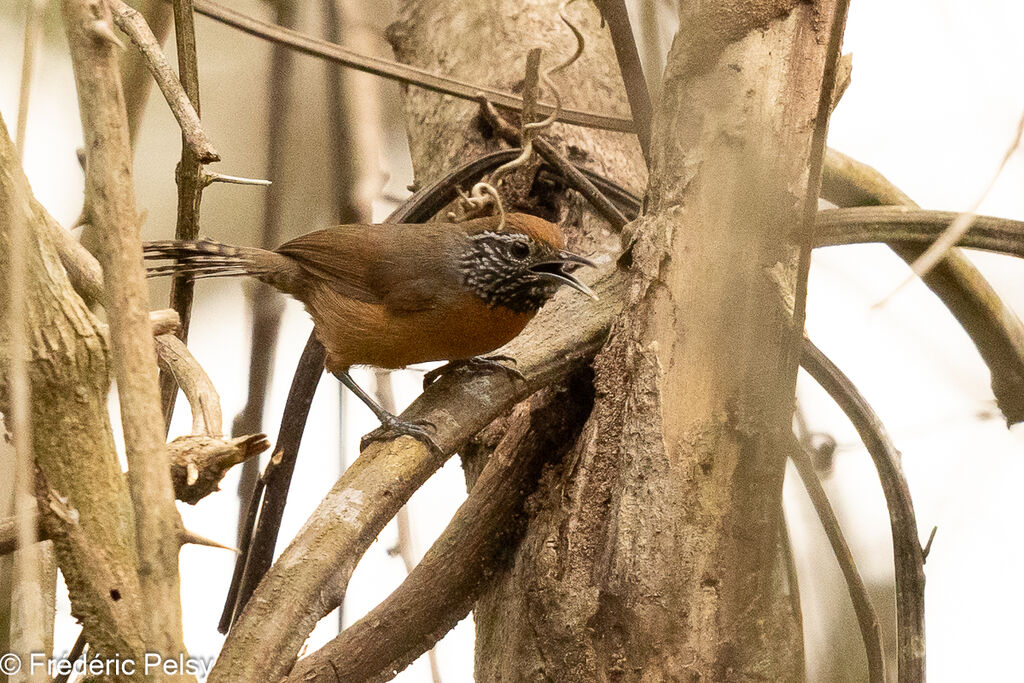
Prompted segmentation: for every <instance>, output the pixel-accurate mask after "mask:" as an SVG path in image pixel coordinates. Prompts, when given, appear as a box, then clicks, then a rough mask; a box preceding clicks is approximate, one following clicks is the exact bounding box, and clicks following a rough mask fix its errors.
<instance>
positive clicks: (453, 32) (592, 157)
mask: <svg viewBox="0 0 1024 683" xmlns="http://www.w3.org/2000/svg"><path fill="white" fill-rule="evenodd" d="M559 4H560V3H559V2H556V1H555V0H542V1H541V2H533V3H530V4H529V5H528V6H524V5H523V4H522V3H520V2H513V1H512V0H500V1H497V2H490V3H467V2H458V1H457V0H405V1H403V2H402V3H401V4H400V19H399V20H398V21H396V22H395V23H394V24H392V25H391V26H390V27H389V29H388V38H389V40H390V41H391V44H392V46H393V47H394V50H395V54H396V56H397V57H398V59H399V60H401V61H403V62H407V63H409V64H412V65H414V66H419V67H422V68H425V69H428V70H430V71H434V72H437V73H440V74H444V75H450V76H457V77H458V78H460V79H461V80H465V81H468V82H471V83H480V84H486V85H488V86H491V87H495V88H502V89H506V90H510V91H512V92H517V93H518V92H520V91H521V90H522V82H523V80H524V76H525V69H526V56H527V52H529V50H530V49H532V48H535V47H540V48H542V49H543V53H542V55H541V70H542V71H543V70H545V69H548V68H550V67H552V66H554V65H556V64H558V63H560V62H562V61H563V60H565V59H566V58H567V57H568V56H569V55H571V54H572V52H573V50H574V49H575V48H576V41H575V39H574V38H573V36H572V33H571V32H570V31H569V29H568V28H567V27H566V26H565V25H564V24H563V23H562V21H561V19H559V17H558V6H559ZM566 13H567V15H568V17H569V18H570V19H571V20H572V21H573V23H574V24H576V26H577V27H578V28H579V29H580V30H581V31H582V32H583V34H584V35H585V36H586V50H585V52H584V53H583V55H582V56H581V57H580V59H579V60H578V61H577V62H575V63H574V64H573V65H571V66H570V67H568V68H567V69H566V70H564V71H562V72H560V73H558V74H556V75H555V76H554V77H553V80H554V82H555V85H556V86H557V87H558V88H559V92H560V93H561V96H562V103H563V105H564V106H565V107H571V108H575V109H586V110H589V111H593V112H598V113H602V114H616V115H623V116H628V115H629V105H628V103H627V101H626V94H625V90H624V89H623V86H622V78H621V76H620V75H619V68H618V63H617V62H616V59H615V51H614V49H613V48H612V43H611V38H610V37H609V35H608V33H607V31H606V30H603V29H601V28H600V21H601V20H600V15H599V14H598V12H597V10H596V9H595V8H594V7H593V6H592V5H589V4H585V3H575V4H573V5H570V6H569V8H568V9H567V12H566ZM467 36H476V37H477V38H474V39H471V40H467ZM540 99H541V101H544V102H551V101H552V98H551V97H550V95H548V94H545V93H543V92H542V93H541V96H540ZM405 110H406V128H407V131H408V136H409V148H410V152H411V154H412V162H413V170H414V171H415V175H416V184H417V185H420V186H421V185H424V184H426V183H429V182H431V181H433V180H436V179H437V178H439V177H441V176H442V175H444V173H445V172H446V171H447V170H449V169H451V168H452V167H453V166H456V165H458V164H460V163H463V162H466V161H469V160H471V159H473V158H476V157H477V156H480V155H481V154H483V153H485V152H490V151H493V150H495V149H498V148H500V147H501V146H502V145H501V144H499V142H498V140H496V139H495V138H494V137H493V136H492V135H491V134H490V131H489V129H488V128H487V126H486V125H484V124H483V123H482V120H481V119H480V117H479V115H478V112H479V107H478V106H477V105H475V104H473V103H472V102H466V101H464V100H459V99H455V98H452V97H447V96H441V95H438V94H436V93H432V92H429V91H426V90H422V89H419V88H415V87H411V88H408V89H407V91H406V97H405ZM513 118H515V119H516V120H515V122H516V123H518V118H517V117H513ZM542 134H543V135H544V136H545V137H548V138H549V139H551V141H552V142H554V143H555V144H556V145H557V146H558V147H559V148H560V149H561V151H562V152H563V153H564V154H566V155H567V156H568V157H569V159H571V160H572V161H573V162H575V163H578V164H582V165H585V166H588V167H590V168H592V169H594V170H595V171H599V172H601V173H604V174H606V175H608V176H609V177H611V178H614V179H615V180H617V181H619V182H620V183H622V184H623V185H625V186H626V187H628V188H630V189H631V190H634V191H636V192H639V191H641V190H642V189H643V186H644V183H645V182H646V179H647V174H646V169H645V167H644V160H643V156H642V155H641V153H640V145H639V143H638V142H637V140H636V136H635V135H630V134H625V133H615V132H609V131H597V130H588V129H584V128H580V127H577V126H568V125H561V124H555V125H554V126H552V127H551V128H550V129H549V130H546V131H543V133H542ZM510 182H514V179H513V180H511V181H510ZM467 189H468V188H467ZM577 205H578V204H577ZM528 208H529V209H530V210H531V211H534V212H536V211H538V209H540V210H541V211H543V210H544V208H547V207H528ZM575 212H576V208H575V206H574V204H573V203H572V202H570V203H568V204H567V203H560V204H559V205H557V206H556V207H555V211H554V213H555V215H552V216H548V217H549V218H563V219H564V218H565V217H566V216H567V215H569V214H573V215H575ZM589 215H590V214H589V212H587V213H586V214H585V219H584V221H583V226H584V228H585V230H582V229H579V228H577V227H574V226H573V225H567V226H566V230H567V232H568V233H569V235H568V237H569V242H570V246H572V247H573V248H575V249H582V250H585V251H587V250H590V251H592V250H595V249H600V250H609V249H615V248H617V247H618V243H617V240H616V239H613V238H610V237H611V236H609V235H608V233H607V231H603V230H601V229H599V228H598V227H597V225H598V223H597V221H596V220H595V221H592V220H591V219H590V218H589ZM573 222H574V223H575V221H573Z"/></svg>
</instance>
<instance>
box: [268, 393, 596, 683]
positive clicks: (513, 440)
mask: <svg viewBox="0 0 1024 683" xmlns="http://www.w3.org/2000/svg"><path fill="white" fill-rule="evenodd" d="M572 384H573V389H576V390H579V391H580V392H582V393H583V395H584V396H586V394H587V393H589V392H592V389H591V388H590V386H589V377H588V378H585V379H583V380H580V381H575V382H573V383H572ZM578 396H579V394H578V393H576V392H575V391H566V390H565V389H564V388H563V389H551V390H546V391H542V392H541V393H539V394H538V395H537V396H536V397H534V398H532V399H531V400H530V401H529V402H527V403H523V404H520V405H519V406H518V407H517V408H516V412H517V413H518V414H521V415H524V416H526V417H528V419H526V420H522V421H518V420H516V421H513V422H512V424H514V425H515V427H513V429H512V431H510V432H508V433H506V434H505V435H504V436H503V437H502V440H501V442H500V443H499V445H498V447H497V449H496V450H495V451H494V453H493V454H492V455H491V457H490V459H489V460H488V461H487V464H486V465H485V466H484V470H483V472H482V474H481V475H480V477H479V478H478V479H477V481H476V483H475V484H474V485H473V489H472V490H471V491H470V493H469V497H468V498H467V499H466V502H465V503H463V504H462V505H461V506H460V507H459V509H458V511H457V512H456V513H455V516H454V517H453V518H452V521H451V522H450V523H449V524H448V526H447V528H445V530H444V532H443V533H442V534H441V536H440V537H439V538H438V539H437V541H435V542H434V544H433V546H431V548H430V550H428V551H427V553H426V554H425V555H424V556H423V559H422V560H420V562H419V564H418V565H416V567H415V568H413V569H412V571H411V572H410V573H409V576H408V577H406V579H405V581H403V582H402V585H400V586H399V587H398V588H397V589H396V590H395V591H394V592H393V593H392V594H391V595H390V596H388V597H387V599H385V600H384V602H382V603H381V604H380V605H378V606H377V607H375V608H374V609H373V610H372V611H371V612H370V613H369V614H367V615H366V616H365V617H363V618H362V619H360V620H359V621H358V622H356V623H355V624H353V625H352V626H350V627H349V628H347V629H346V630H345V631H344V632H342V633H341V634H340V635H339V636H338V637H337V638H335V639H334V640H332V641H331V642H330V643H328V644H327V645H325V646H324V647H323V648H321V649H320V650H318V651H317V652H315V653H314V654H312V655H310V656H309V657H307V658H305V659H302V660H300V661H299V662H298V663H297V664H296V666H295V668H294V669H293V670H292V671H291V673H290V674H289V676H288V678H287V680H288V681H292V682H295V683H298V682H300V681H307V682H312V681H325V682H326V681H336V680H344V681H363V680H383V679H388V678H391V676H392V675H393V672H394V671H397V670H401V669H403V668H405V667H406V666H408V665H409V664H410V663H412V662H413V661H414V660H415V659H416V658H417V657H419V655H421V654H422V653H423V652H425V651H427V650H429V649H430V648H431V647H432V646H433V644H434V643H435V642H436V641H437V640H439V639H440V638H441V637H442V636H443V635H444V634H445V633H446V632H447V631H448V630H450V629H451V628H452V627H453V626H455V624H456V623H458V622H459V621H460V620H461V619H462V618H463V617H465V616H466V614H468V613H469V611H470V609H471V608H472V606H473V603H474V602H475V601H476V596H477V595H478V594H479V591H480V589H481V586H482V584H484V583H485V582H486V581H487V580H488V578H489V577H490V576H491V575H493V573H494V572H495V571H496V570H497V568H498V567H499V566H500V565H501V557H502V556H504V557H505V558H507V557H508V550H509V548H511V547H513V546H514V545H515V543H516V542H517V541H518V533H517V530H521V529H522V528H523V526H522V524H521V522H520V520H519V519H518V518H519V517H520V515H522V513H523V504H524V502H525V501H526V499H527V498H528V497H529V495H530V494H531V493H532V492H533V490H534V489H535V488H536V486H537V481H538V479H539V478H540V475H541V469H542V468H543V467H544V466H546V465H554V464H556V463H557V462H558V461H559V460H561V458H562V456H563V454H564V453H565V451H566V450H567V449H569V448H570V446H571V444H573V443H574V442H575V440H576V435H577V434H578V433H579V430H580V429H581V428H582V426H583V423H584V421H585V420H586V417H587V415H588V413H589V411H590V406H591V402H590V401H587V400H583V401H577V400H576V398H577V397H578ZM570 397H571V400H570ZM591 398H592V396H591ZM556 408H557V409H556Z"/></svg>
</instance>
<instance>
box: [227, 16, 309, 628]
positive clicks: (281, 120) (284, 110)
mask: <svg viewBox="0 0 1024 683" xmlns="http://www.w3.org/2000/svg"><path fill="white" fill-rule="evenodd" d="M274 10H275V12H276V20H277V23H278V24H281V25H284V26H288V27H291V26H292V25H294V23H295V21H296V17H297V12H298V7H297V3H295V2H292V0H279V1H278V2H275V3H274ZM293 61H294V60H293V54H292V51H291V50H288V49H287V48H285V47H283V46H281V45H274V46H273V48H272V49H271V51H270V69H269V72H268V76H267V100H266V111H267V168H266V174H267V178H268V180H269V181H270V182H271V183H273V182H275V181H276V182H277V184H276V185H270V187H268V188H267V192H266V194H265V195H264V196H263V219H262V221H261V223H260V236H259V246H261V247H263V248H264V249H273V248H274V247H276V246H277V245H278V244H279V243H280V242H281V213H282V206H283V204H284V197H283V194H284V188H283V187H282V184H281V182H280V181H281V180H282V178H283V175H284V168H285V162H286V160H287V158H288V155H289V154H290V148H289V146H288V144H287V143H286V140H285V136H284V135H282V134H281V131H283V130H285V128H286V127H287V118H288V111H289V108H290V107H291V105H292V98H291V97H290V96H289V95H288V92H289V87H290V83H291V78H292V76H291V74H292V63H293ZM245 298H246V302H247V303H248V307H249V315H250V317H251V321H252V323H251V325H252V339H251V341H250V343H249V382H248V389H247V392H248V393H247V395H246V399H245V406H243V408H242V410H241V411H240V412H239V413H238V414H237V415H235V419H234V420H233V421H232V423H231V433H232V434H236V435H237V434H252V433H254V432H259V431H262V430H263V409H264V406H265V405H266V398H267V390H268V388H269V385H270V378H271V375H272V373H273V360H274V349H275V348H276V346H277V338H278V332H279V331H280V328H281V317H282V316H283V315H284V301H283V299H282V297H281V295H280V294H279V293H278V292H276V291H275V290H274V288H273V287H271V286H270V285H267V284H265V283H263V282H253V283H251V284H249V286H248V287H247V288H246V297H245ZM259 466H260V463H259V460H256V459H253V460H249V461H247V462H246V463H245V464H244V465H242V472H241V475H240V476H239V479H238V500H239V506H238V542H239V546H240V547H242V550H243V552H244V551H245V550H246V548H245V547H244V546H242V545H241V541H242V535H243V526H244V522H245V515H247V514H248V511H247V510H246V505H245V501H247V500H251V499H252V497H253V492H254V490H255V489H256V479H257V478H258V477H259ZM240 557H241V556H240ZM241 561H244V560H241ZM239 578H240V577H239ZM232 607H233V606H232ZM225 617H230V615H229V614H228V613H227V607H225V612H224V616H222V619H221V623H222V624H223V623H225Z"/></svg>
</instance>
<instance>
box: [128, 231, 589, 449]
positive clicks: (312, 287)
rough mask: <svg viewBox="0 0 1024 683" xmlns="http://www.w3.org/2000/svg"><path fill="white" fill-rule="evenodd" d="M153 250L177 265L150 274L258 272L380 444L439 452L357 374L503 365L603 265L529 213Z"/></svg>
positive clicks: (148, 253) (150, 251)
mask: <svg viewBox="0 0 1024 683" xmlns="http://www.w3.org/2000/svg"><path fill="white" fill-rule="evenodd" d="M143 253H144V256H145V258H146V259H147V260H172V261H173V263H170V264H163V265H150V266H148V267H147V273H148V274H149V275H150V276H160V275H180V276H185V277H189V278H193V279H198V278H208V277H229V276H239V275H248V276H252V277H255V278H257V279H258V280H261V281H263V282H266V283H267V284H269V285H271V286H273V287H275V288H276V289H278V290H280V291H282V292H284V293H286V294H289V295H291V296H292V297H294V298H295V299H297V300H298V301H300V302H301V303H302V304H304V305H305V307H306V310H307V311H308V312H309V314H310V316H311V317H312V319H313V331H314V334H315V335H316V338H317V339H318V340H319V341H320V343H321V344H323V346H324V348H325V349H326V360H325V363H324V364H325V367H326V369H327V371H328V372H330V373H331V374H333V375H335V376H336V377H337V378H338V380H339V381H341V383H342V384H343V385H345V386H346V387H348V388H349V389H350V390H351V391H352V392H353V393H354V394H355V395H356V396H357V397H358V398H359V399H360V400H361V401H362V402H363V403H365V404H366V406H367V407H368V408H369V409H370V410H371V411H372V412H373V413H374V415H375V416H376V417H377V419H379V420H380V422H381V426H382V430H381V432H380V433H379V434H378V436H377V437H376V438H385V437H389V436H392V435H400V434H407V435H409V436H413V437H415V438H417V439H419V440H420V441H423V442H424V443H426V444H427V445H428V446H429V447H430V448H432V449H434V450H440V449H438V447H437V446H436V444H435V443H434V441H433V438H432V436H431V434H430V433H429V431H428V430H427V429H426V427H429V426H432V425H430V424H429V423H413V422H407V421H403V420H401V419H399V418H398V417H396V416H395V415H392V414H391V413H389V412H388V411H387V410H385V409H384V408H383V407H381V406H380V405H379V404H378V403H377V402H376V401H374V400H373V398H372V397H370V395H369V394H367V393H366V392H365V391H364V390H363V389H362V388H361V387H360V386H359V385H358V384H357V383H356V382H355V381H354V380H353V379H352V376H351V374H349V370H350V368H351V367H352V366H355V365H369V366H374V367H379V368H392V369H393V368H403V367H405V366H407V365H412V364H415V363H424V362H428V361H449V362H450V364H456V365H457V364H461V363H469V362H471V363H486V364H493V363H497V360H492V359H487V358H482V356H483V355H484V354H487V353H489V352H491V351H493V350H495V349H497V348H498V347H500V346H503V345H504V344H506V343H507V342H509V341H510V340H512V339H513V338H514V337H515V336H516V335H518V334H519V333H520V332H521V331H522V330H523V328H524V327H525V326H526V324H527V323H528V322H529V321H530V320H531V319H532V318H533V317H534V316H535V315H536V314H537V312H538V311H539V310H540V308H541V307H542V306H543V305H544V304H545V303H546V302H547V301H548V300H549V299H550V298H551V297H552V296H553V295H554V294H555V292H556V291H557V290H558V289H559V287H561V286H563V285H565V286H568V287H571V288H573V289H575V290H576V291H578V292H580V293H582V294H585V295H587V296H590V297H592V298H594V299H596V298H597V296H596V295H595V294H594V293H593V291H591V289H590V288H589V287H587V285H585V284H584V283H583V282H581V281H580V280H579V279H578V278H577V277H576V276H575V275H573V272H574V271H575V270H576V269H577V268H579V267H580V266H589V267H594V263H593V262H592V261H591V260H590V259H588V258H585V257H583V256H580V255H578V254H575V253H572V252H570V251H567V250H566V249H565V237H564V234H563V232H562V229H561V227H559V226H558V225H557V224H555V223H551V222H549V221H546V220H544V219H542V218H539V217H536V216H532V215H530V214H523V213H508V214H505V215H504V217H502V216H485V217H481V218H474V219H471V220H466V221H463V222H458V223H453V222H437V223H425V224H402V223H380V224H352V225H338V226H335V227H331V228H326V229H322V230H317V231H315V232H310V233H307V234H304V235H301V236H299V237H296V238H295V239H292V240H290V241H288V242H286V243H284V244H282V245H281V246H279V247H278V248H276V249H274V250H268V249H260V248H258V247H246V246H232V245H228V244H223V243H221V242H216V241H212V240H207V239H204V240H194V241H186V240H167V241H155V242H147V243H145V244H144V245H143ZM502 359H504V358H502ZM502 367H504V366H502ZM375 434H376V433H375ZM371 440H375V439H371Z"/></svg>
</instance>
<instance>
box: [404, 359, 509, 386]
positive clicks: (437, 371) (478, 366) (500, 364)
mask: <svg viewBox="0 0 1024 683" xmlns="http://www.w3.org/2000/svg"><path fill="white" fill-rule="evenodd" d="M506 363H508V365H506ZM463 368H466V369H468V370H492V371H493V370H501V371H502V372H507V373H508V374H510V375H512V377H513V379H518V380H521V381H523V382H525V381H526V377H525V376H524V375H523V373H521V372H519V370H518V369H516V359H515V358H513V357H512V356H504V355H501V354H496V355H493V356H474V357H473V358H466V359H463V360H453V361H448V362H447V363H445V364H444V365H442V366H441V367H439V368H434V369H433V370H431V371H429V372H427V373H426V374H425V375H423V388H424V389H426V388H427V387H429V386H430V385H431V384H433V383H434V382H436V381H437V380H438V379H440V378H441V377H442V376H444V375H447V374H448V373H449V372H454V371H456V370H461V369H463Z"/></svg>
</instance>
